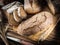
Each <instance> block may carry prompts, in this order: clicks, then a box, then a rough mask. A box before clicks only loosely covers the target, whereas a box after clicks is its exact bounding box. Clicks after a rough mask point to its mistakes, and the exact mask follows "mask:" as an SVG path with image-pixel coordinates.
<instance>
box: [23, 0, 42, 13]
mask: <svg viewBox="0 0 60 45" xmlns="http://www.w3.org/2000/svg"><path fill="white" fill-rule="evenodd" d="M24 9H25V11H26V12H27V13H28V14H36V13H37V12H39V11H41V7H40V6H39V3H38V0H24Z"/></svg>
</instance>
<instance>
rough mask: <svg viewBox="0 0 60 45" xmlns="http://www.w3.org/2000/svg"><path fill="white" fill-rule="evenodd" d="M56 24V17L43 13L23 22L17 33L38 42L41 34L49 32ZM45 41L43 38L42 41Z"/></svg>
mask: <svg viewBox="0 0 60 45" xmlns="http://www.w3.org/2000/svg"><path fill="white" fill-rule="evenodd" d="M55 24H56V18H55V16H53V15H52V14H51V13H49V12H47V11H43V12H40V13H38V14H36V15H34V16H32V17H31V18H29V19H27V20H26V21H24V22H22V23H21V24H20V25H19V26H18V28H17V33H19V34H20V35H24V36H28V37H29V38H30V39H32V40H35V41H37V40H39V38H40V36H41V34H43V33H45V32H46V33H47V32H49V31H50V29H51V28H53V27H54V26H55ZM51 30H53V29H51ZM46 33H45V34H46ZM47 34H48V33H47ZM43 35H44V34H43ZM44 36H45V35H44ZM43 39H44V37H42V36H41V40H43Z"/></svg>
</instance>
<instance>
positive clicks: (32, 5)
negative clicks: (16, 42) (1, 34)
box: [2, 0, 57, 41]
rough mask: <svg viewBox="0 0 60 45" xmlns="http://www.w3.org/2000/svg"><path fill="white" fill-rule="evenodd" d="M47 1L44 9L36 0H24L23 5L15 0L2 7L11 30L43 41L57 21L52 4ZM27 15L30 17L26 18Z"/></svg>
mask: <svg viewBox="0 0 60 45" xmlns="http://www.w3.org/2000/svg"><path fill="white" fill-rule="evenodd" d="M47 2H49V3H47V4H48V6H47V7H45V8H44V10H42V7H41V5H40V3H39V1H38V0H24V5H23V4H21V3H20V2H16V1H15V2H12V3H10V4H8V5H6V6H4V7H2V9H3V11H4V13H5V16H6V17H7V19H8V23H9V25H10V26H11V27H12V29H13V31H15V32H17V33H18V34H19V35H22V36H25V37H28V38H29V39H31V40H34V41H38V40H41V41H43V40H45V39H46V38H47V37H48V36H49V35H50V34H51V32H52V31H53V29H54V28H55V26H56V23H57V17H56V16H55V10H54V5H53V4H52V3H51V1H50V0H47ZM50 6H51V7H50ZM29 15H31V17H30V18H27V17H29Z"/></svg>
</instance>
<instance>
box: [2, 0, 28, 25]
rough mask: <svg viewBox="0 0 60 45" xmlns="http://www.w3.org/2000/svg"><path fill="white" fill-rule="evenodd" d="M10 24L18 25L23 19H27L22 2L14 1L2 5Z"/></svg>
mask: <svg viewBox="0 0 60 45" xmlns="http://www.w3.org/2000/svg"><path fill="white" fill-rule="evenodd" d="M2 9H3V10H4V13H5V14H6V17H7V19H8V22H9V24H10V25H13V26H15V25H18V24H19V23H20V22H21V20H22V19H25V18H26V16H27V14H26V13H25V11H24V9H23V5H22V4H21V3H20V2H16V1H15V2H12V3H10V4H8V5H6V6H4V7H2Z"/></svg>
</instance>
